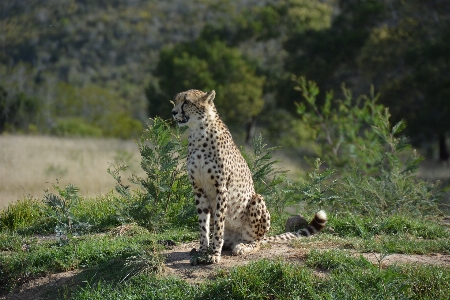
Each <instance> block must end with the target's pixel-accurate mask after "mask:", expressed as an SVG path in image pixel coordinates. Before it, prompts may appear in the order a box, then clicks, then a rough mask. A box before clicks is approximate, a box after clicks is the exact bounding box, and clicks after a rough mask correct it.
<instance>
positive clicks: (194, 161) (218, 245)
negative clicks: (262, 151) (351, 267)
mask: <svg viewBox="0 0 450 300" xmlns="http://www.w3.org/2000/svg"><path fill="white" fill-rule="evenodd" d="M214 97H215V91H211V92H209V93H204V92H202V91H199V90H188V91H185V92H182V93H179V94H178V95H177V96H176V97H175V102H174V103H173V104H174V109H173V110H172V115H173V118H174V120H175V121H176V122H177V123H178V124H179V125H180V126H188V127H189V128H190V135H189V146H188V161H187V169H188V170H187V171H188V175H189V178H190V181H191V184H192V187H193V190H194V195H195V203H196V206H197V212H198V222H199V228H200V248H199V252H200V253H207V252H208V249H210V248H211V250H212V251H209V252H208V253H210V254H208V255H209V257H208V261H211V262H213V263H218V262H219V261H220V254H221V251H222V248H223V247H227V248H231V249H232V252H233V254H235V255H241V254H244V253H249V252H252V251H255V250H257V249H258V248H259V245H260V243H266V242H283V241H286V240H290V239H294V238H299V237H303V236H310V235H311V234H314V233H317V232H319V231H320V230H321V229H322V228H323V227H324V226H325V223H326V221H327V217H326V214H325V212H324V211H320V212H318V213H317V214H316V215H315V217H314V219H313V220H312V221H311V223H310V224H309V226H308V227H307V228H305V229H303V230H301V231H299V232H293V233H285V234H281V235H278V236H272V237H265V234H266V233H267V231H268V230H269V228H270V214H269V211H268V209H267V207H266V204H265V202H264V198H263V197H262V196H261V195H259V194H256V193H255V189H254V185H253V180H252V174H251V172H250V169H249V168H248V165H247V163H246V161H245V160H244V158H243V157H242V155H241V152H240V151H239V149H238V148H237V147H236V145H235V143H234V142H233V139H232V137H231V134H230V131H229V130H228V128H227V126H226V125H225V124H224V122H223V121H222V120H221V119H220V118H219V114H218V113H217V110H216V108H215V106H214V103H213V101H214ZM210 233H211V234H212V243H210ZM210 244H212V247H210Z"/></svg>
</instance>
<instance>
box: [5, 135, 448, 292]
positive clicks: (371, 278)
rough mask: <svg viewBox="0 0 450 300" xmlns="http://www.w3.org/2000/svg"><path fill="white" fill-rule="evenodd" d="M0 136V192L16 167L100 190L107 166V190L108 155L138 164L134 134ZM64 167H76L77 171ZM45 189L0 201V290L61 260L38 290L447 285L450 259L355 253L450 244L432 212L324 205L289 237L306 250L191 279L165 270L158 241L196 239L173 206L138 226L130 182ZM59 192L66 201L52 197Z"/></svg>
mask: <svg viewBox="0 0 450 300" xmlns="http://www.w3.org/2000/svg"><path fill="white" fill-rule="evenodd" d="M0 139H1V140H0V142H1V143H2V148H1V149H0V170H6V169H8V170H10V169H11V168H12V169H14V170H15V171H14V174H13V175H12V176H11V174H8V173H6V172H5V171H0V193H4V192H5V190H7V188H5V187H6V186H8V184H9V185H11V186H13V188H15V189H17V186H14V184H16V185H17V182H16V181H17V180H18V179H20V180H21V181H18V182H19V183H20V184H22V185H23V186H24V188H25V189H26V190H27V191H31V190H32V186H33V185H36V186H42V182H41V181H42V180H47V179H46V178H48V181H50V182H55V179H56V178H58V177H61V180H60V181H59V186H64V185H66V182H65V180H67V181H70V182H71V183H72V184H74V185H77V186H81V187H83V188H86V186H88V182H89V183H92V184H93V185H94V186H96V187H98V190H96V191H101V188H100V186H101V184H100V183H99V181H96V180H101V179H99V178H97V176H98V174H101V176H106V177H108V184H107V186H108V188H107V189H106V190H105V191H108V190H111V189H112V188H113V185H114V180H113V179H112V178H111V176H109V175H108V174H107V172H106V169H107V167H108V163H107V162H112V163H121V164H131V165H132V167H131V172H132V173H134V174H136V173H137V172H138V170H137V165H138V162H137V161H136V159H137V158H136V157H134V156H133V155H131V154H130V153H136V152H137V150H136V149H135V148H137V146H135V145H133V144H132V143H131V142H122V141H115V140H99V141H96V140H89V139H56V138H46V137H13V136H1V137H0ZM3 145H5V147H3ZM14 147H18V148H14ZM127 147H133V148H130V149H131V150H126V149H129V148H127ZM14 153H15V154H17V157H19V158H16V156H15V155H13V154H14ZM44 153H45V155H44ZM47 156H48V157H49V158H48V160H47ZM100 156H104V157H107V158H106V159H105V158H102V157H100ZM20 157H21V158H20ZM108 160H110V161H108ZM20 164H23V165H20ZM133 166H134V167H133ZM77 170H78V171H77ZM122 175H123V177H124V178H125V177H127V175H126V174H122ZM8 176H9V177H11V178H9V177H8ZM45 176H48V177H45ZM71 176H75V177H77V176H78V177H80V178H83V179H82V180H81V181H76V180H74V179H73V178H75V177H71ZM98 177H100V176H98ZM94 178H95V179H94ZM3 179H5V181H2V180H3ZM8 180H9V181H8ZM33 180H34V181H33ZM27 182H33V183H30V185H27ZM105 183H106V181H105ZM124 186H125V183H124ZM28 189H30V190H28ZM96 189H97V188H96ZM56 190H57V189H56ZM87 191H92V190H91V188H87ZM127 191H128V190H127ZM51 192H53V193H54V194H55V195H54V197H53V198H51V197H50V198H51V199H53V200H54V201H53V202H52V203H51V202H49V201H47V202H45V201H41V200H37V198H39V199H42V197H41V194H42V193H43V191H39V193H38V194H35V195H29V196H27V197H22V200H20V201H17V202H14V203H10V204H9V205H8V206H7V207H5V209H3V210H2V211H0V296H6V295H8V293H10V292H11V291H12V290H13V289H14V288H15V287H18V286H20V285H21V284H23V283H25V282H27V281H29V280H32V279H34V278H37V277H39V276H46V275H49V274H55V273H58V272H63V271H69V270H76V271H77V274H76V275H75V276H74V277H73V279H72V281H71V282H72V283H71V284H69V285H67V286H53V287H52V286H51V285H49V286H47V287H46V294H45V296H44V298H48V299H55V298H57V299H300V298H301V299H323V298H324V299H333V298H336V299H386V298H402V299H404V298H406V299H429V298H435V299H446V298H447V297H448V294H449V292H450V286H449V285H450V283H449V282H450V267H448V266H447V267H444V266H440V267H438V266H429V265H414V266H409V265H400V264H399V265H392V266H388V267H384V266H383V268H381V267H380V266H381V263H380V264H379V265H378V266H377V265H376V264H375V265H374V264H373V263H371V262H369V261H367V260H366V258H364V257H363V256H358V253H370V252H376V253H381V255H383V254H391V253H405V254H429V253H442V254H450V233H449V230H448V228H446V227H444V226H443V225H442V224H440V223H439V222H438V221H437V218H433V219H432V218H429V219H426V218H417V217H411V216H409V215H399V214H380V215H382V216H381V217H374V216H373V215H372V216H371V215H355V214H348V213H345V214H344V213H339V214H338V213H336V214H333V213H330V214H329V223H328V225H327V229H326V230H325V232H324V233H323V234H320V235H318V236H314V237H312V238H308V239H299V240H297V241H295V242H294V243H292V245H293V246H294V247H301V248H302V249H305V250H306V251H305V252H306V253H307V254H306V259H305V260H304V262H302V263H289V262H287V261H282V260H261V261H256V262H254V263H251V264H249V265H246V266H241V267H235V268H233V269H228V270H220V269H219V270H218V271H217V272H216V274H215V277H214V278H212V280H209V281H205V282H202V283H199V284H189V283H187V282H185V281H182V280H181V279H178V278H173V277H167V276H164V275H163V273H162V272H161V270H162V269H163V259H162V257H161V255H160V250H162V248H161V247H162V246H161V245H159V243H158V241H159V240H172V241H175V242H178V243H181V242H187V241H192V240H195V239H198V230H197V225H196V224H194V223H195V222H192V220H190V219H187V218H186V219H183V218H182V217H181V218H180V217H179V216H173V217H172V219H170V218H166V219H165V220H164V222H161V224H160V225H161V226H158V227H149V226H147V227H146V228H144V227H141V226H138V225H137V224H141V225H143V226H145V222H142V223H139V222H136V219H139V218H138V217H139V216H141V217H142V216H145V214H144V215H142V213H141V211H140V209H141V206H139V205H137V204H139V201H140V200H139V199H140V198H139V193H137V194H136V195H135V197H134V198H133V197H131V198H130V199H131V200H130V199H128V198H126V197H121V196H119V195H118V194H115V193H113V192H106V193H105V192H104V193H98V194H97V195H94V196H92V195H86V194H83V190H82V191H81V193H82V195H81V196H79V197H78V196H76V195H75V196H73V195H72V196H73V197H72V198H71V196H70V195H68V194H70V193H69V192H68V189H67V187H66V189H63V188H61V189H60V190H59V191H58V190H57V192H56V193H55V192H54V191H53V190H52V191H51ZM64 193H66V194H64ZM2 195H5V194H2ZM1 197H2V198H1V199H6V198H3V196H1ZM58 197H59V198H58ZM20 198H21V197H19V196H18V198H16V199H20ZM50 198H49V197H47V198H45V199H47V200H48V199H50ZM16 199H14V200H16ZM58 199H59V200H58ZM58 201H59V202H58ZM64 201H66V202H65V203H66V206H64V207H58V206H57V205H59V204H61V203H62V204H63V203H64ZM133 201H134V202H133ZM136 201H137V202H136ZM6 202H8V200H7V201H6ZM58 203H59V204H58ZM52 205H53V206H52ZM55 205H56V206H55ZM130 209H131V210H130ZM133 209H135V210H136V209H137V210H138V212H136V211H134V210H133ZM149 211H151V210H149ZM131 213H137V214H136V216H137V217H136V218H130V216H128V215H127V214H131ZM133 216H134V215H132V217H133ZM163 217H164V215H163ZM166 217H167V216H166ZM141 219H142V218H141ZM143 219H144V220H140V221H145V220H146V219H145V218H143ZM175 219H176V220H177V221H176V222H175ZM283 221H284V220H279V219H276V218H274V219H273V223H274V224H273V228H282V227H283V224H282V222H283ZM133 222H134V223H133ZM83 224H87V225H88V226H84V227H83V226H81V225H83ZM272 232H273V231H272ZM55 233H56V234H55ZM261 251H264V249H262V250H261ZM381 259H382V257H381V256H380V260H381Z"/></svg>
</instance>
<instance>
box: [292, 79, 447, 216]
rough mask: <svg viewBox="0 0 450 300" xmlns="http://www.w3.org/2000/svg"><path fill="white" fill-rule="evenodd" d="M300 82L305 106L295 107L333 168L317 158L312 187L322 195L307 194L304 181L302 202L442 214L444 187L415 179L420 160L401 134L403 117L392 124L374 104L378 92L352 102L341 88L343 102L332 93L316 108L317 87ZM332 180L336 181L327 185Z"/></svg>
mask: <svg viewBox="0 0 450 300" xmlns="http://www.w3.org/2000/svg"><path fill="white" fill-rule="evenodd" d="M298 82H299V87H298V89H299V90H301V91H302V93H303V96H304V97H305V99H306V102H307V103H308V107H307V106H306V105H304V104H301V105H298V112H299V113H301V115H302V119H303V121H304V122H305V123H306V124H309V125H310V128H311V130H312V131H313V132H315V140H316V142H317V143H318V144H319V145H320V146H321V148H320V149H321V151H320V152H318V153H317V154H318V155H319V156H320V157H321V158H323V159H327V160H328V161H326V162H327V163H328V165H330V166H331V167H332V168H334V172H333V169H327V170H325V171H322V172H321V170H320V165H318V164H317V162H316V166H315V170H314V172H313V173H310V178H309V182H310V183H312V181H313V180H314V178H319V179H320V180H319V181H318V182H317V184H316V185H315V186H313V189H312V190H313V191H314V190H316V191H326V193H325V192H319V193H311V192H309V189H308V188H307V187H308V182H306V189H303V190H305V191H307V192H306V193H305V192H303V193H302V194H304V195H305V197H303V198H302V199H303V200H305V201H307V202H308V203H319V204H320V205H330V206H332V210H334V211H339V212H350V213H354V214H369V215H371V216H377V215H394V214H410V215H430V216H436V215H438V214H440V211H439V209H438V202H439V200H440V199H441V198H442V195H443V190H441V189H439V183H430V182H425V181H423V180H420V179H418V178H416V176H415V174H414V172H415V171H416V170H417V169H418V164H419V162H420V161H421V160H422V158H421V157H420V156H418V155H417V154H416V152H415V151H413V150H412V149H411V145H410V144H409V140H408V139H407V138H406V137H404V136H399V134H400V133H401V132H402V130H403V129H404V128H405V127H406V125H405V123H404V122H403V121H400V122H398V123H397V124H395V125H393V126H392V125H391V123H390V121H389V119H390V114H389V111H388V109H387V108H385V107H384V106H382V105H379V104H377V103H376V101H377V98H378V96H375V95H374V93H373V90H372V92H371V96H370V97H366V96H361V97H359V98H358V99H357V101H356V102H355V101H354V100H353V98H352V95H351V93H350V92H349V91H348V90H346V89H345V88H344V89H343V92H344V95H345V99H344V100H342V101H336V100H334V97H333V93H331V92H330V93H328V94H327V95H326V99H325V103H324V105H323V106H319V105H317V103H316V97H317V96H318V95H319V89H318V88H317V85H316V84H315V83H313V82H307V81H306V80H305V79H304V78H300V79H299V80H298ZM333 173H334V174H335V175H334V176H332V175H333ZM311 175H314V176H312V177H311ZM333 178H334V179H335V178H338V181H337V182H336V181H335V182H334V184H333V185H332V186H330V185H328V186H327V184H328V182H330V181H332V179H333ZM335 180H336V179H335Z"/></svg>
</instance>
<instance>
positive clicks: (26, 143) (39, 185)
mask: <svg viewBox="0 0 450 300" xmlns="http://www.w3.org/2000/svg"><path fill="white" fill-rule="evenodd" d="M0 145H1V147H0V208H4V207H7V205H8V204H9V203H12V202H14V201H16V200H19V199H23V198H24V196H26V195H29V196H31V198H42V195H43V194H44V189H45V187H47V188H51V186H50V184H48V183H49V182H55V180H56V179H58V178H60V182H61V184H62V185H66V184H68V183H71V184H73V185H75V186H79V187H81V188H82V190H81V193H82V194H83V195H85V196H95V195H101V194H103V193H107V192H109V191H111V190H112V189H114V184H115V181H114V179H113V178H112V177H111V176H110V175H109V174H108V173H107V172H106V169H107V168H108V166H109V164H111V163H122V164H127V165H130V166H131V168H130V172H129V173H130V174H131V173H134V174H139V172H140V168H139V155H138V151H137V146H136V144H135V143H134V142H133V141H124V140H116V139H91V138H57V137H49V136H14V135H0ZM127 177H128V176H127V175H126V176H124V178H127Z"/></svg>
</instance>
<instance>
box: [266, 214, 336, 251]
mask: <svg viewBox="0 0 450 300" xmlns="http://www.w3.org/2000/svg"><path fill="white" fill-rule="evenodd" d="M327 220H328V219H327V214H326V213H325V211H323V210H321V211H319V212H317V213H316V214H315V215H314V218H313V219H312V221H311V222H309V224H308V226H306V228H304V229H301V230H299V231H297V232H286V233H283V234H279V235H275V236H269V237H265V238H264V240H262V242H263V243H267V242H283V241H288V240H293V239H297V238H301V237H308V236H311V235H313V234H316V233H318V232H319V231H321V230H322V229H323V228H324V227H325V224H326V223H327Z"/></svg>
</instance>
